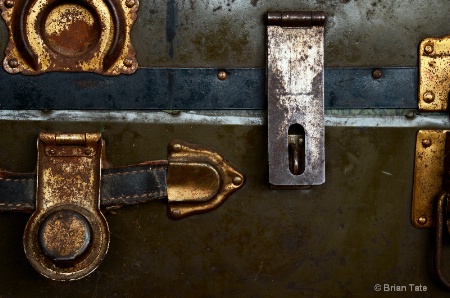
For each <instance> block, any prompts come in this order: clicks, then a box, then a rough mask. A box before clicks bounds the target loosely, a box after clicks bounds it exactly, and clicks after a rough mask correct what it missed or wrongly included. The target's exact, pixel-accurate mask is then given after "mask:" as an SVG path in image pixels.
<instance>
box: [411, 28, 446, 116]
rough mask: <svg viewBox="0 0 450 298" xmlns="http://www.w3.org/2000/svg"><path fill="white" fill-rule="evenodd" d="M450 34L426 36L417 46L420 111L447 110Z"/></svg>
mask: <svg viewBox="0 0 450 298" xmlns="http://www.w3.org/2000/svg"><path fill="white" fill-rule="evenodd" d="M449 49H450V36H446V37H442V38H426V39H424V40H422V42H421V43H420V47H419V91H418V92H419V94H418V105H419V110H420V111H447V110H448V94H449V91H450V77H449V75H448V74H449V72H450V55H449Z"/></svg>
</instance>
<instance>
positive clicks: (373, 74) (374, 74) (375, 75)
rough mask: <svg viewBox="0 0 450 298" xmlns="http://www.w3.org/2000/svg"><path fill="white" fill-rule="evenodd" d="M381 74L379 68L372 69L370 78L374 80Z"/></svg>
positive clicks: (379, 77)
mask: <svg viewBox="0 0 450 298" xmlns="http://www.w3.org/2000/svg"><path fill="white" fill-rule="evenodd" d="M382 76H383V72H382V71H381V69H378V68H376V69H374V70H373V71H372V78H374V79H375V80H378V79H381V77H382Z"/></svg>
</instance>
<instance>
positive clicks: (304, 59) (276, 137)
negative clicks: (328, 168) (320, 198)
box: [267, 11, 325, 188]
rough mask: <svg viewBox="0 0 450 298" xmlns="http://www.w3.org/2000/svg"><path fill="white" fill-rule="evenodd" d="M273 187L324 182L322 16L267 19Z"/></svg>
mask: <svg viewBox="0 0 450 298" xmlns="http://www.w3.org/2000/svg"><path fill="white" fill-rule="evenodd" d="M267 23H268V26H267V97H268V112H267V113H268V129H269V133H268V146H269V182H270V184H271V186H272V188H304V187H305V186H310V185H319V184H322V183H324V182H325V148H324V147H325V127H324V88H323V86H324V75H323V74H324V62H323V56H324V45H323V44H324V24H325V14H324V13H323V12H311V11H304V12H269V13H268V14H267Z"/></svg>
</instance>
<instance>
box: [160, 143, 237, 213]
mask: <svg viewBox="0 0 450 298" xmlns="http://www.w3.org/2000/svg"><path fill="white" fill-rule="evenodd" d="M168 152H169V154H168V160H169V168H168V169H167V200H168V215H169V217H170V218H172V219H180V218H184V217H186V216H189V215H194V214H199V213H205V212H208V211H211V210H214V209H216V208H217V207H219V206H220V205H221V204H222V203H223V202H224V201H225V200H226V199H228V197H229V196H230V195H231V194H232V193H234V192H235V191H237V190H239V189H240V188H241V187H242V186H244V183H245V181H244V175H243V174H242V173H241V172H239V171H238V170H236V168H235V167H234V166H233V165H232V164H231V163H230V162H229V161H228V160H226V159H225V158H224V157H223V156H222V155H220V154H219V153H217V152H216V151H215V150H213V149H211V148H207V147H205V146H201V145H196V144H190V143H187V142H182V141H172V142H171V143H170V144H169V147H168Z"/></svg>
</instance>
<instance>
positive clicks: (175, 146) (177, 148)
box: [172, 144, 182, 152]
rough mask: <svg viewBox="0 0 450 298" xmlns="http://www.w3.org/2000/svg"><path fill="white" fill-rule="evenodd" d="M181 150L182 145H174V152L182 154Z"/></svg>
mask: <svg viewBox="0 0 450 298" xmlns="http://www.w3.org/2000/svg"><path fill="white" fill-rule="evenodd" d="M181 149H182V147H181V145H180V144H173V146H172V150H173V152H180V151H181Z"/></svg>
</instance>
